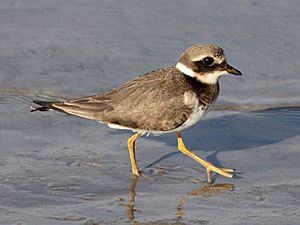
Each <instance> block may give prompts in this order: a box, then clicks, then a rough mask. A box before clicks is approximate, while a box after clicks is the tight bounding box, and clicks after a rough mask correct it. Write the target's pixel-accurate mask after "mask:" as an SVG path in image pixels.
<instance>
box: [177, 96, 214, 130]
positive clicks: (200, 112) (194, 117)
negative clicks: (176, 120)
mask: <svg viewBox="0 0 300 225" xmlns="http://www.w3.org/2000/svg"><path fill="white" fill-rule="evenodd" d="M184 104H185V105H187V106H189V107H191V108H193V111H192V113H191V114H190V116H189V118H188V119H187V120H186V121H185V122H184V123H183V124H182V125H181V126H180V127H177V128H176V129H175V130H174V131H181V130H183V129H185V128H188V127H190V126H192V125H194V124H195V123H197V122H199V120H201V119H202V118H203V117H204V116H205V115H206V113H207V112H208V110H209V107H210V105H209V106H203V105H199V101H198V99H197V97H196V94H195V93H193V92H185V93H184Z"/></svg>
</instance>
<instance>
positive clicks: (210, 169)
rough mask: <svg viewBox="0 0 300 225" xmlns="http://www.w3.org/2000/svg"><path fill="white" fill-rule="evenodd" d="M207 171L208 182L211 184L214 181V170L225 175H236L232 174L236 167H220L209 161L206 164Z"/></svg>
mask: <svg viewBox="0 0 300 225" xmlns="http://www.w3.org/2000/svg"><path fill="white" fill-rule="evenodd" d="M204 167H205V169H206V173H207V183H209V184H211V183H212V182H213V180H212V172H215V173H218V174H220V175H222V176H225V177H230V178H232V177H234V176H235V175H234V174H232V172H234V171H235V169H228V168H219V167H216V166H214V165H212V164H211V163H209V162H206V165H204Z"/></svg>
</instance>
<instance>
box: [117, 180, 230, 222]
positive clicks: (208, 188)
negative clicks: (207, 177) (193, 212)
mask: <svg viewBox="0 0 300 225" xmlns="http://www.w3.org/2000/svg"><path fill="white" fill-rule="evenodd" d="M139 179H143V178H139V177H137V176H135V175H132V177H131V181H130V184H129V188H128V192H129V201H128V203H120V204H119V205H120V206H123V207H125V209H126V214H127V218H128V221H129V222H130V224H136V225H142V224H144V225H146V224H159V225H164V224H169V225H170V224H173V225H185V224H186V223H184V222H183V220H184V219H185V218H184V217H185V205H186V202H187V201H188V200H189V197H191V196H193V197H195V196H197V197H210V196H215V195H218V194H222V193H224V192H227V191H233V190H234V188H235V186H234V185H233V184H231V183H220V184H204V185H201V186H200V187H198V188H196V189H194V190H192V191H190V192H188V193H187V194H186V195H181V196H179V198H178V203H177V207H174V208H176V211H175V213H174V214H175V217H174V219H173V220H168V221H155V222H154V221H152V222H146V223H139V222H138V221H137V220H136V219H135V213H136V212H141V210H138V209H136V208H135V200H136V199H135V198H136V186H137V184H138V180H139ZM122 201H123V200H122ZM151 207H153V206H151ZM207 223H208V221H206V220H199V224H207Z"/></svg>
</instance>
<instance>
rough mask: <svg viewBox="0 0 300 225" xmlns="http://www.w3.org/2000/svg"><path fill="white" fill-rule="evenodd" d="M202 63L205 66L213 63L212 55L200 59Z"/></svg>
mask: <svg viewBox="0 0 300 225" xmlns="http://www.w3.org/2000/svg"><path fill="white" fill-rule="evenodd" d="M202 61H203V63H204V64H205V65H207V66H211V65H213V64H214V59H213V58H212V57H205V58H204V59H202Z"/></svg>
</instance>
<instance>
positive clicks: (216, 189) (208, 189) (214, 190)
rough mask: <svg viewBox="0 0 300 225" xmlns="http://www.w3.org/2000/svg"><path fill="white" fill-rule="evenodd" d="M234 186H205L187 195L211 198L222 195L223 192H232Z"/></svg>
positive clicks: (226, 184) (225, 184)
mask: <svg viewBox="0 0 300 225" xmlns="http://www.w3.org/2000/svg"><path fill="white" fill-rule="evenodd" d="M234 188H235V186H234V185H233V184H230V183H224V184H206V185H204V186H202V187H199V188H196V189H194V190H192V191H190V192H189V193H188V195H189V196H199V197H205V196H211V195H216V194H220V193H223V192H224V191H233V190H234Z"/></svg>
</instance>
